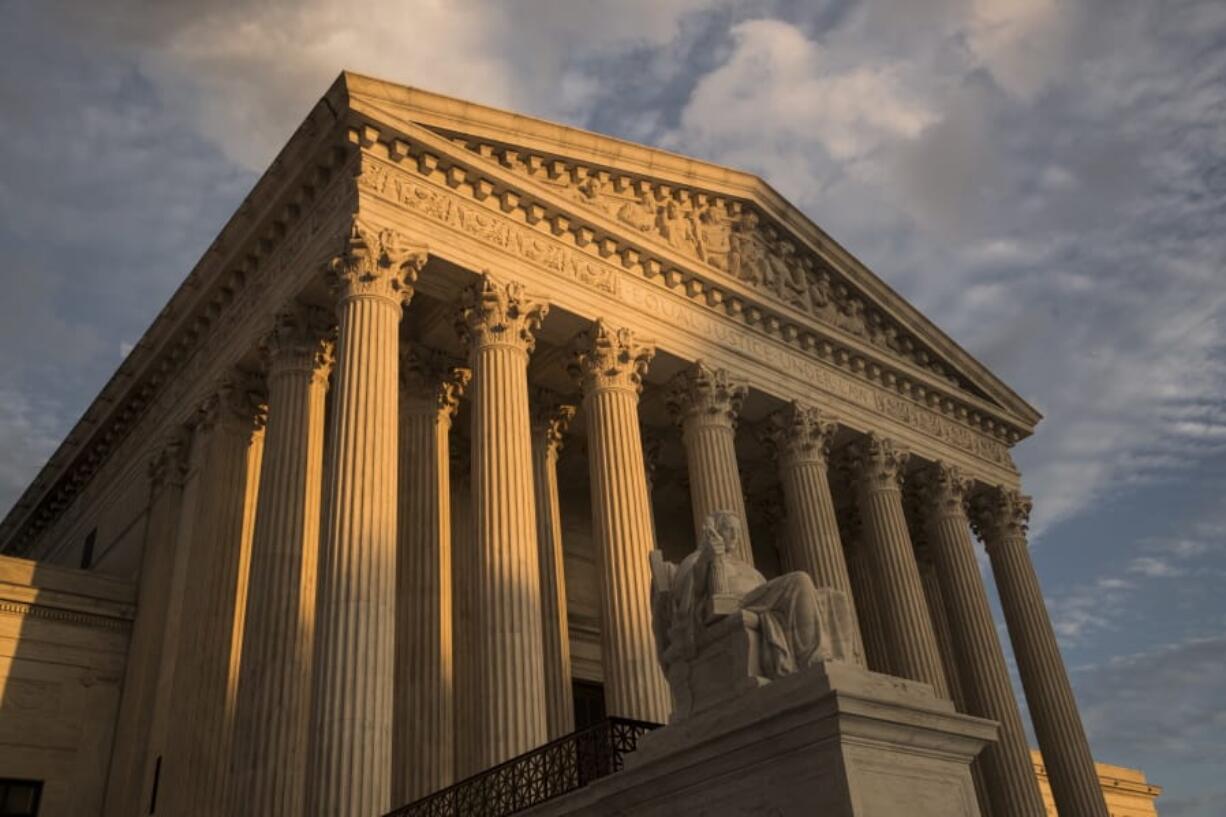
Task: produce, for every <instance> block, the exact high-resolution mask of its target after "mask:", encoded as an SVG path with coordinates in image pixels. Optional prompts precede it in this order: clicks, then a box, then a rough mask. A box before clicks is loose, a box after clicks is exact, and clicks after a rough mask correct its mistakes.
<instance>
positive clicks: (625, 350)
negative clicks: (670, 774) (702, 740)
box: [571, 320, 744, 723]
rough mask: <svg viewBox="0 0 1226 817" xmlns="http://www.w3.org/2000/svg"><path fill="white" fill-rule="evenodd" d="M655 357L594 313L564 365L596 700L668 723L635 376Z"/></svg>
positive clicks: (626, 714) (613, 711)
mask: <svg viewBox="0 0 1226 817" xmlns="http://www.w3.org/2000/svg"><path fill="white" fill-rule="evenodd" d="M654 355H655V347H654V346H652V345H651V344H650V343H644V342H641V341H639V340H637V339H636V338H635V337H634V335H633V334H632V333H631V332H630V330H629V329H617V328H613V327H611V326H609V325H608V324H607V323H605V322H604V321H603V320H598V321H596V323H595V325H593V326H592V328H591V329H590V330H589V331H587V332H585V333H584V334H583V335H581V336H580V337H579V338H577V339H576V342H575V361H574V363H573V364H572V366H571V371H572V373H573V374H574V375H575V376H576V377H577V378H578V380H579V382H580V384H581V387H582V389H583V410H584V414H585V415H586V417H587V442H588V467H589V474H590V482H591V489H592V529H593V533H594V538H595V540H596V552H597V559H598V566H599V574H600V589H601V598H600V602H601V603H600V616H601V618H600V622H601V636H602V638H601V655H602V664H603V666H604V687H605V706H606V709H607V711H608V713H609V714H610V715H613V716H618V717H623V718H635V719H638V720H644V721H652V722H654V723H667V722H668V715H669V712H670V711H671V710H672V700H671V698H670V695H669V691H668V686H667V685H666V684H665V681H664V675H663V673H662V672H661V670H660V664H659V660H658V659H657V658H656V646H655V638H654V636H653V634H652V629H651V569H650V560H649V555H650V553H651V551H652V550H654V549H655V538H654V536H653V533H652V525H651V502H650V501H649V500H648V497H647V469H646V466H645V464H644V461H643V440H642V436H641V434H640V431H639V415H638V403H639V394H640V392H641V391H642V388H643V374H644V373H645V372H646V371H647V367H648V365H649V364H650V362H651V359H652V357H653V356H654ZM735 474H736V472H735V468H734V469H733V475H734V476H735ZM741 512H742V513H743V512H744V509H743V507H742V509H741ZM743 523H744V517H742V524H743Z"/></svg>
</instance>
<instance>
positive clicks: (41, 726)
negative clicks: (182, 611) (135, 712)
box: [0, 556, 136, 817]
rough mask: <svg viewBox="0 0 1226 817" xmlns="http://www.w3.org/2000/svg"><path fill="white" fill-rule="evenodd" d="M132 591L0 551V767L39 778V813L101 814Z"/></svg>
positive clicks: (61, 816)
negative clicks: (41, 796) (6, 554)
mask: <svg viewBox="0 0 1226 817" xmlns="http://www.w3.org/2000/svg"><path fill="white" fill-rule="evenodd" d="M135 598H136V591H135V587H134V586H133V585H132V584H131V583H130V582H127V581H122V580H118V579H112V578H106V577H103V576H98V575H92V574H89V573H86V572H84V571H79V570H71V569H65V568H60V567H54V566H51V565H46V564H40V563H36V562H32V561H28V560H26V559H15V558H11V557H7V556H0V777H9V778H19V779H29V780H41V781H43V784H44V788H43V798H42V806H41V809H40V811H39V814H40V817H80V815H91V814H98V813H100V811H101V809H102V798H103V793H104V788H105V785H106V774H107V768H108V765H109V763H110V758H111V741H112V736H113V732H114V725H115V716H116V712H117V710H118V707H119V696H120V691H121V688H122V684H123V674H124V664H125V662H126V658H127V650H128V638H129V631H130V627H131V623H132V618H133V613H134V605H135Z"/></svg>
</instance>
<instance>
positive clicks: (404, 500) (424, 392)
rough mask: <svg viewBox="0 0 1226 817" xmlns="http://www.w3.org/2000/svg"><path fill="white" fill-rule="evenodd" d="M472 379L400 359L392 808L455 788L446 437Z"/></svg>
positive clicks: (424, 358)
mask: <svg viewBox="0 0 1226 817" xmlns="http://www.w3.org/2000/svg"><path fill="white" fill-rule="evenodd" d="M470 377H471V373H470V372H469V371H468V370H467V369H461V368H455V367H449V366H447V365H446V361H444V360H442V359H441V358H439V357H438V356H437V355H431V354H430V353H428V352H426V351H425V350H420V349H410V350H408V352H407V353H405V354H404V355H402V356H401V363H400V381H401V396H400V508H399V512H398V513H397V527H398V528H399V534H398V553H397V560H396V574H397V580H396V682H395V696H396V697H395V701H394V704H393V707H392V708H393V712H394V713H395V722H394V724H393V726H392V775H393V776H392V802H393V804H395V805H403V804H405V803H411V802H413V801H414V800H417V799H419V798H421V797H424V796H426V795H427V794H431V793H433V792H435V791H438V790H439V789H442V788H445V787H447V786H449V785H451V783H452V782H454V763H455V748H454V739H453V735H454V709H453V704H454V689H453V679H454V677H455V676H454V673H453V655H452V628H453V620H452V597H451V586H452V584H451V576H452V570H451V567H452V565H451V466H450V461H451V455H450V447H449V438H450V434H451V421H452V418H453V417H454V416H455V412H456V411H457V409H458V408H459V405H460V396H461V394H462V393H463V391H464V388H465V387H466V386H467V385H468V381H469V379H470Z"/></svg>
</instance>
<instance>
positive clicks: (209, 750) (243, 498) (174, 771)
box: [159, 380, 264, 817]
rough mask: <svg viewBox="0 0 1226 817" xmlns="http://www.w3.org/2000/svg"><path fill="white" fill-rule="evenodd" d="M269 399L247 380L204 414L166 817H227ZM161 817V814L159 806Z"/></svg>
mask: <svg viewBox="0 0 1226 817" xmlns="http://www.w3.org/2000/svg"><path fill="white" fill-rule="evenodd" d="M263 420H264V417H263V398H262V395H260V394H259V391H258V388H257V387H256V386H255V385H254V384H250V383H248V382H246V381H244V380H226V381H225V382H223V383H222V384H221V386H220V387H219V388H218V389H217V391H216V392H214V393H213V394H212V395H211V396H210V397H209V398H208V399H207V400H206V401H205V404H204V407H203V408H202V409H201V411H200V414H199V416H198V420H197V423H196V428H195V431H196V434H197V435H199V440H200V446H199V451H200V457H201V459H200V465H199V469H200V470H199V475H198V477H197V479H198V480H199V485H200V496H199V499H198V501H197V503H196V509H195V519H194V520H193V522H192V527H191V530H192V533H191V542H190V548H191V556H190V557H189V559H190V561H189V563H188V570H187V575H188V577H189V578H188V582H187V585H186V587H187V591H186V593H187V598H185V599H184V602H183V619H182V622H183V624H182V630H181V635H180V638H179V639H178V641H179V660H178V661H177V662H176V665H175V675H174V693H173V703H172V711H171V717H170V719H169V724H170V740H169V743H170V746H169V747H168V749H167V752H166V759H165V761H164V763H163V765H162V772H163V776H162V779H161V784H160V787H159V788H160V790H161V791H163V792H165V794H166V800H165V802H166V813H167V814H176V815H185V817H192V816H193V815H201V816H202V817H203V816H204V815H214V814H223V813H225V811H226V808H227V805H228V803H227V801H226V791H227V785H228V780H229V770H230V753H231V749H232V745H233V737H234V731H233V730H234V703H235V701H234V697H235V696H234V681H235V680H236V679H235V677H234V675H233V670H234V668H235V666H236V662H235V660H234V658H235V656H234V651H235V649H236V647H237V645H236V644H235V638H234V630H235V624H236V621H237V620H238V618H239V613H238V609H237V608H238V603H239V600H240V599H241V598H242V596H243V586H244V585H245V583H246V579H247V577H246V575H245V574H244V572H243V566H244V565H245V564H247V561H248V560H247V556H246V554H244V552H243V551H244V550H245V549H247V548H248V546H249V545H250V541H249V540H247V539H246V537H245V536H244V533H245V531H244V527H245V524H244V523H245V521H246V517H247V505H248V500H249V499H250V498H251V496H252V494H253V493H254V491H253V490H252V489H251V485H250V481H254V480H255V479H256V478H257V475H256V474H255V473H252V471H251V466H252V464H253V459H254V461H256V462H258V456H253V455H254V449H257V448H258V447H260V446H262V444H263V431H262V426H263ZM159 808H161V806H160V804H159Z"/></svg>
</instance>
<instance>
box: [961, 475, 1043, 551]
mask: <svg viewBox="0 0 1226 817" xmlns="http://www.w3.org/2000/svg"><path fill="white" fill-rule="evenodd" d="M1032 507H1034V501H1033V500H1032V499H1031V498H1030V497H1028V496H1026V495H1025V494H1023V493H1022V492H1020V491H1018V490H1016V489H1014V488H1006V487H1004V486H999V487H996V488H989V489H988V490H986V491H982V492H981V493H979V494H977V495H976V496H975V497H973V498H972V500H971V505H970V511H971V514H970V516H971V527H972V528H974V530H975V535H976V536H978V537H979V538H980V539H982V540H983V543H984V544H985V545H987V546H988V547H991V546H993V545H997V544H1000V543H1001V542H1003V541H1004V540H1005V539H1008V538H1019V539H1025V537H1026V531H1027V530H1028V529H1029V528H1030V510H1031V508H1032Z"/></svg>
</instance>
